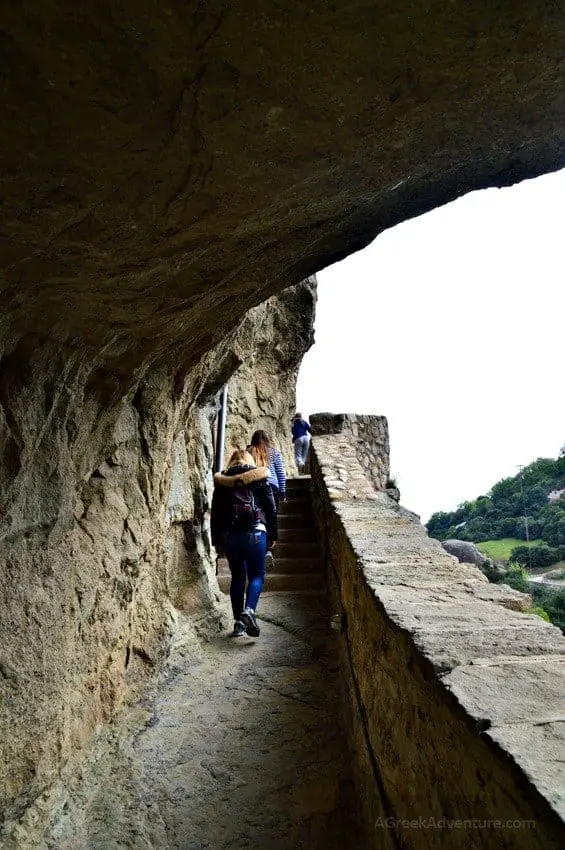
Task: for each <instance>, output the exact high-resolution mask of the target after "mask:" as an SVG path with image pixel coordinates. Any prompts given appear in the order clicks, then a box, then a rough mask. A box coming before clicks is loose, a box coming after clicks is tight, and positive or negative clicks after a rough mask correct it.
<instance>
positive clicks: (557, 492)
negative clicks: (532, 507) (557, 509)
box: [547, 487, 565, 502]
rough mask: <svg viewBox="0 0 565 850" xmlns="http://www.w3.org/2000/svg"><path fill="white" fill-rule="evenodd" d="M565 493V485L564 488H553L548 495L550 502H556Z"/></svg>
mask: <svg viewBox="0 0 565 850" xmlns="http://www.w3.org/2000/svg"><path fill="white" fill-rule="evenodd" d="M564 494H565V487H564V488H563V490H552V491H551V493H549V495H548V497H547V501H548V502H556V501H557V499H560V498H561V496H563V495H564Z"/></svg>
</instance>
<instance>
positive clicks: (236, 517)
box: [229, 487, 260, 531]
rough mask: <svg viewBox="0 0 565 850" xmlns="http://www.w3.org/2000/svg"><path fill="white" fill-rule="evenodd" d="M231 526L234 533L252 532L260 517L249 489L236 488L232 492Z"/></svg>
mask: <svg viewBox="0 0 565 850" xmlns="http://www.w3.org/2000/svg"><path fill="white" fill-rule="evenodd" d="M230 495H231V504H230V511H229V513H230V526H231V528H232V529H233V530H234V531H252V530H253V527H254V526H255V525H256V524H257V522H259V520H260V515H259V511H258V510H257V507H256V506H255V499H254V498H253V493H252V492H251V490H250V489H249V487H234V488H233V490H231V491H230Z"/></svg>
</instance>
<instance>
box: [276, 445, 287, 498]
mask: <svg viewBox="0 0 565 850" xmlns="http://www.w3.org/2000/svg"><path fill="white" fill-rule="evenodd" d="M274 464H275V472H276V474H277V481H278V482H279V493H280V496H281V499H283V500H284V499H286V473H285V471H284V463H283V459H282V455H281V453H280V452H279V451H278V449H277V451H276V452H275V461H274Z"/></svg>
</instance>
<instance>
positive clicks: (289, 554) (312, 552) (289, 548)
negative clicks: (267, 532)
mask: <svg viewBox="0 0 565 850" xmlns="http://www.w3.org/2000/svg"><path fill="white" fill-rule="evenodd" d="M273 554H274V556H275V558H318V557H319V555H320V547H319V545H318V543H317V542H316V541H315V540H312V541H307V540H299V541H298V542H297V541H296V540H294V539H293V538H289V539H288V540H287V541H285V542H284V543H283V541H282V540H281V539H280V537H279V540H278V541H277V545H276V546H275V549H274V550H273Z"/></svg>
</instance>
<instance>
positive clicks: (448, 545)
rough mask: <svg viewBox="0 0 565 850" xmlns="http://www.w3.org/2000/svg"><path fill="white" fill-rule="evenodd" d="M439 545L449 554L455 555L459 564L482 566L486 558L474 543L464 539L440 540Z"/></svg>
mask: <svg viewBox="0 0 565 850" xmlns="http://www.w3.org/2000/svg"><path fill="white" fill-rule="evenodd" d="M441 545H442V546H443V548H444V549H445V551H446V552H449V554H450V555H455V557H456V558H457V560H458V561H459V563H461V564H474V565H475V566H476V567H482V566H483V565H484V564H485V562H486V561H487V560H488V558H487V557H486V555H483V553H482V552H481V551H479V549H477V547H476V546H475V544H474V543H468V542H467V541H466V540H442V543H441Z"/></svg>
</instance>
